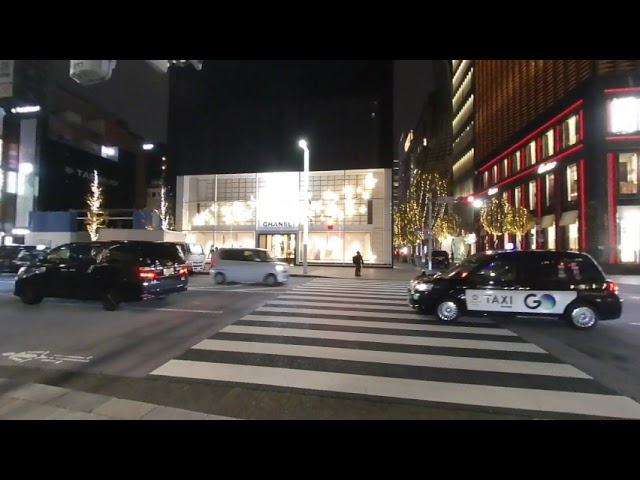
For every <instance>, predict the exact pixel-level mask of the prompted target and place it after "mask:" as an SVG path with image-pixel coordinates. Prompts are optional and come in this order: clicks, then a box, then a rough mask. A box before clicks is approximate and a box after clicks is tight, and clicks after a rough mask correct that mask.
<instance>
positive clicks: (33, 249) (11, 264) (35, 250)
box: [0, 245, 46, 273]
mask: <svg viewBox="0 0 640 480" xmlns="http://www.w3.org/2000/svg"><path fill="white" fill-rule="evenodd" d="M43 255H46V249H45V248H44V247H37V246H35V245H2V246H0V273H18V271H19V270H20V269H21V268H22V267H24V266H25V265H29V264H30V263H31V262H33V261H35V260H38V259H39V258H41V257H42V256H43Z"/></svg>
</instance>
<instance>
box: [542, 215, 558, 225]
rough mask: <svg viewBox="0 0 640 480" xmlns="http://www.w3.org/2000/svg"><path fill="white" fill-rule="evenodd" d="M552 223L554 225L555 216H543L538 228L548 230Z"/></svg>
mask: <svg viewBox="0 0 640 480" xmlns="http://www.w3.org/2000/svg"><path fill="white" fill-rule="evenodd" d="M554 223H556V216H555V215H545V216H544V217H542V219H541V220H540V227H541V228H549V227H550V226H552V225H553V224H554Z"/></svg>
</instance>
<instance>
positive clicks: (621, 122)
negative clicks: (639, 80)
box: [609, 97, 640, 133]
mask: <svg viewBox="0 0 640 480" xmlns="http://www.w3.org/2000/svg"><path fill="white" fill-rule="evenodd" d="M609 125H610V130H611V132H612V133H633V132H637V131H639V130H640V98H635V97H622V98H615V99H613V100H612V101H611V102H610V103H609Z"/></svg>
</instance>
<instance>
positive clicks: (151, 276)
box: [138, 268, 158, 280]
mask: <svg viewBox="0 0 640 480" xmlns="http://www.w3.org/2000/svg"><path fill="white" fill-rule="evenodd" d="M138 276H139V277H140V278H141V279H143V280H155V279H156V278H158V274H157V273H156V272H155V271H153V270H149V269H148V268H140V269H138Z"/></svg>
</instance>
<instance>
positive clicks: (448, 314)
mask: <svg viewBox="0 0 640 480" xmlns="http://www.w3.org/2000/svg"><path fill="white" fill-rule="evenodd" d="M460 316H461V313H460V307H459V306H458V304H457V303H456V301H455V300H453V299H451V298H447V299H444V300H442V301H441V302H440V303H438V306H437V307H436V317H438V320H441V321H443V322H455V321H456V320H459V319H460Z"/></svg>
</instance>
